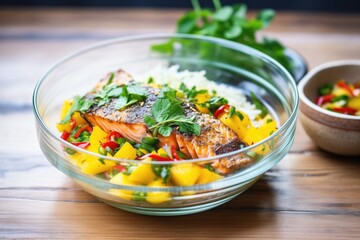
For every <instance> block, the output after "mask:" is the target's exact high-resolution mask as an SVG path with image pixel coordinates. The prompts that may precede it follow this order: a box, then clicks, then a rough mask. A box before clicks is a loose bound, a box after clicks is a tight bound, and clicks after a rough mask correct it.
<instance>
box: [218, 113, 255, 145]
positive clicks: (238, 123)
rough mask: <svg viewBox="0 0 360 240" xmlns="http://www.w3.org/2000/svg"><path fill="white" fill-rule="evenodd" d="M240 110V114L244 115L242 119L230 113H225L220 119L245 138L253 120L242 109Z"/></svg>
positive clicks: (241, 137)
mask: <svg viewBox="0 0 360 240" xmlns="http://www.w3.org/2000/svg"><path fill="white" fill-rule="evenodd" d="M238 112H239V113H240V114H239V115H240V116H242V119H240V117H239V116H238V115H236V114H234V115H233V116H231V117H230V116H229V113H224V114H222V115H221V116H220V121H221V122H223V123H224V124H225V125H226V126H228V127H229V128H231V129H232V130H233V131H234V132H235V133H236V134H237V135H238V136H239V138H240V139H243V138H244V137H245V135H246V133H247V131H248V129H249V128H250V127H251V122H250V119H249V117H248V116H247V115H246V114H245V113H243V112H241V111H238Z"/></svg>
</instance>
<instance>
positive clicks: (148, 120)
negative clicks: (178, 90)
mask: <svg viewBox="0 0 360 240" xmlns="http://www.w3.org/2000/svg"><path fill="white" fill-rule="evenodd" d="M144 122H145V124H146V125H148V126H149V127H151V126H153V125H155V124H156V120H155V119H154V118H152V117H150V116H145V117H144Z"/></svg>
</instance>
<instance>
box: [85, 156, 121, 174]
mask: <svg viewBox="0 0 360 240" xmlns="http://www.w3.org/2000/svg"><path fill="white" fill-rule="evenodd" d="M115 165H116V163H115V162H113V161H110V160H102V161H100V160H93V159H91V160H89V159H86V160H85V161H84V162H83V163H82V164H81V171H82V172H83V173H86V174H89V175H95V174H98V173H101V172H105V171H108V170H110V169H111V168H112V167H113V166H115Z"/></svg>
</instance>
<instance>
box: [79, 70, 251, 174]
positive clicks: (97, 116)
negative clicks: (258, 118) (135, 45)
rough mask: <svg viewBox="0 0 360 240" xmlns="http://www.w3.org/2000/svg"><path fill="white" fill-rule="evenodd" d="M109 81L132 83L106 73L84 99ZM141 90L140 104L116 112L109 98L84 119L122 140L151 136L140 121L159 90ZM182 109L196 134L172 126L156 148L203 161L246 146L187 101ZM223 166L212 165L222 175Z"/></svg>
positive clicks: (123, 74)
mask: <svg viewBox="0 0 360 240" xmlns="http://www.w3.org/2000/svg"><path fill="white" fill-rule="evenodd" d="M110 78H112V79H111V80H112V84H117V85H119V86H121V85H125V84H129V83H131V82H132V81H133V78H132V77H131V76H130V75H129V74H127V73H126V72H124V71H123V70H118V71H117V72H115V73H114V74H113V75H110V74H109V75H107V76H106V77H105V78H103V79H102V80H101V81H100V82H99V83H98V84H97V85H96V86H95V89H94V90H93V91H92V92H89V93H88V94H86V95H85V97H84V98H85V99H94V98H95V93H96V91H98V90H100V89H102V88H103V87H104V86H105V85H106V84H107V83H108V81H109V79H110ZM144 88H145V89H146V91H147V97H146V98H145V99H144V100H143V101H141V102H138V103H135V104H133V105H130V106H128V107H126V108H125V109H123V110H118V109H117V108H115V104H116V99H115V98H114V99H110V100H109V102H108V103H106V104H104V105H102V106H100V107H99V106H97V105H93V106H92V107H91V108H90V109H88V110H87V111H86V112H85V114H84V117H85V118H86V119H87V121H89V122H90V123H91V124H92V125H96V126H99V127H100V128H101V129H102V130H104V131H105V132H111V131H117V132H119V133H120V134H121V135H122V136H123V137H124V138H127V139H129V140H131V141H134V142H137V143H140V142H141V140H142V139H143V138H144V137H150V136H153V133H152V132H151V131H150V130H149V129H148V127H147V125H146V123H145V122H144V117H145V116H148V115H151V108H152V106H153V105H154V103H155V101H156V99H157V96H158V95H159V93H160V91H161V90H160V89H159V88H155V87H150V86H144ZM182 107H183V108H184V115H185V116H186V117H188V118H194V119H195V122H196V123H197V124H198V125H200V127H201V131H200V134H199V135H195V134H190V133H185V132H181V131H180V130H179V128H178V127H173V131H172V133H171V134H170V136H167V137H165V136H162V135H161V134H158V135H157V136H156V137H157V138H158V139H159V146H160V147H161V146H164V145H168V146H173V147H175V148H176V149H179V150H180V151H181V152H182V153H184V154H185V155H187V156H188V157H189V158H205V157H211V156H215V155H219V154H224V153H228V152H232V151H235V150H238V149H240V148H241V147H242V146H246V144H245V143H244V142H243V141H242V140H241V139H239V137H238V135H237V134H236V133H235V132H234V131H233V130H232V129H230V128H229V127H227V126H226V125H225V124H223V123H222V122H221V121H220V120H219V119H217V118H215V117H213V116H211V115H209V114H204V113H201V112H199V111H197V109H196V108H195V105H194V104H192V103H190V102H184V103H182ZM242 159H243V160H242V161H243V162H244V161H245V162H250V161H252V159H251V158H249V157H247V156H242ZM224 164H225V163H224ZM224 164H222V163H221V161H220V162H218V163H217V165H216V166H217V168H218V169H219V170H221V169H222V168H224V169H222V170H221V172H224V173H226V172H227V171H228V170H227V169H229V167H227V166H226V164H225V165H224ZM235 168H236V166H235Z"/></svg>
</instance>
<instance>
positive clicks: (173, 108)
mask: <svg viewBox="0 0 360 240" xmlns="http://www.w3.org/2000/svg"><path fill="white" fill-rule="evenodd" d="M173 94H174V93H173V92H172V91H168V89H165V91H162V93H160V94H159V96H158V98H157V99H156V101H155V103H154V105H153V106H152V108H151V115H152V116H148V115H147V116H145V117H144V121H145V123H146V125H147V126H148V128H149V129H150V130H151V131H152V132H153V135H154V136H156V135H157V134H158V133H159V134H161V135H163V136H164V137H168V136H170V134H171V132H172V127H175V126H177V127H179V130H180V131H181V132H185V133H191V134H195V135H198V136H199V135H200V132H201V127H200V125H199V124H197V123H195V116H193V117H190V118H188V117H186V116H185V115H184V112H185V110H184V108H183V107H182V106H181V101H179V100H177V99H176V98H175V97H174V95H173Z"/></svg>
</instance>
